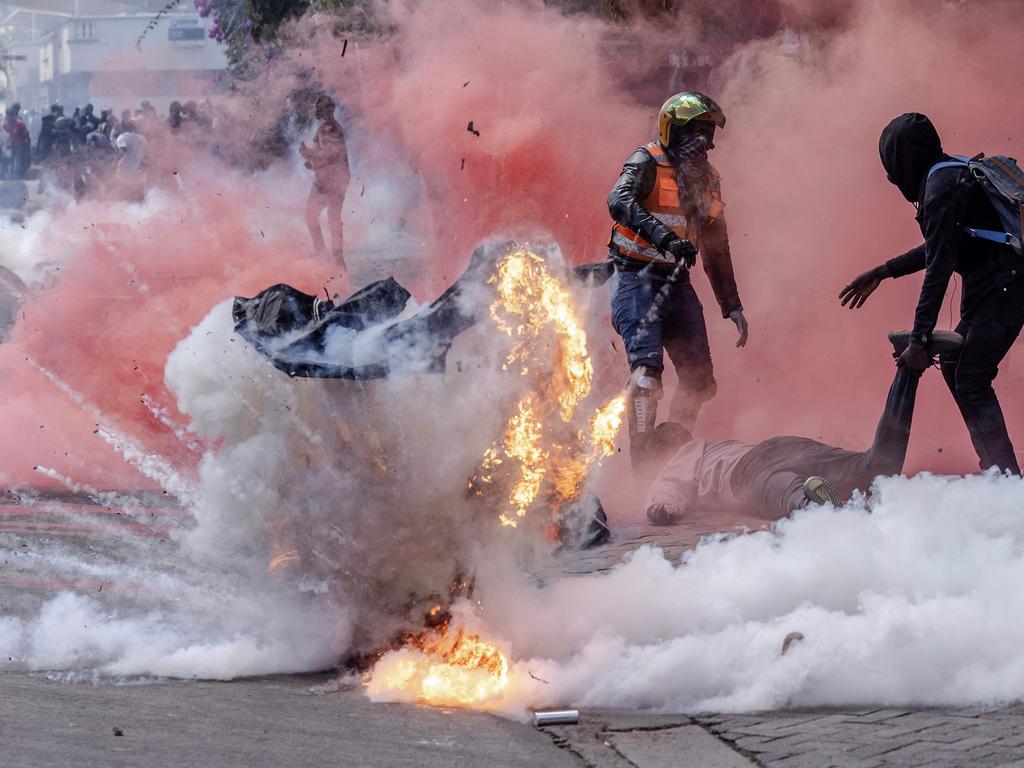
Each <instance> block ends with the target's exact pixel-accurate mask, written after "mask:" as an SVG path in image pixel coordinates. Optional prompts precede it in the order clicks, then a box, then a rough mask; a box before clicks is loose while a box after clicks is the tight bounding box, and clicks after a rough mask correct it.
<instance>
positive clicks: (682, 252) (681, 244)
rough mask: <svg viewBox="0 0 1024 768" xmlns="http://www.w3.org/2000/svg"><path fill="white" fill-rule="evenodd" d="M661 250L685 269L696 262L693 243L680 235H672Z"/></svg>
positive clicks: (695, 250)
mask: <svg viewBox="0 0 1024 768" xmlns="http://www.w3.org/2000/svg"><path fill="white" fill-rule="evenodd" d="M662 250H664V251H665V253H667V254H669V255H670V256H671V257H672V258H673V259H675V260H676V261H677V262H679V263H681V264H683V265H684V266H685V267H686V268H687V269H689V268H690V267H692V266H693V265H694V264H696V263H697V249H696V248H694V247H693V243H691V242H690V241H689V240H683V239H682V238H681V237H673V238H672V239H671V240H669V241H668V242H667V243H666V244H665V246H664V247H663V248H662Z"/></svg>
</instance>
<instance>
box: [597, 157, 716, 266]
mask: <svg viewBox="0 0 1024 768" xmlns="http://www.w3.org/2000/svg"><path fill="white" fill-rule="evenodd" d="M644 149H646V150H647V151H648V152H650V154H651V156H652V157H653V158H654V160H655V162H656V163H657V164H658V171H657V177H656V178H655V180H654V188H653V189H652V190H651V193H650V194H649V195H648V196H647V197H646V198H644V199H643V200H642V201H641V202H640V205H642V206H643V207H644V208H645V209H647V210H648V211H650V212H651V213H652V214H654V216H655V218H657V219H658V220H659V221H661V222H662V223H663V224H665V226H667V227H668V228H669V229H671V230H672V231H673V232H675V233H676V234H677V235H679V237H681V238H683V239H684V240H689V241H690V242H691V243H693V244H694V245H695V246H696V247H697V248H700V233H701V229H702V228H703V226H706V225H707V224H710V223H711V222H712V221H714V220H715V219H717V218H718V217H719V216H721V215H722V211H723V210H724V209H725V203H723V202H722V188H721V181H720V177H719V175H718V171H716V170H715V169H714V168H711V166H708V167H709V168H711V178H710V179H709V183H708V185H707V191H706V193H705V194H706V195H707V200H706V203H707V211H708V216H707V220H706V221H703V222H692V221H687V220H686V214H685V213H683V209H682V208H681V207H680V205H679V185H678V184H677V183H676V178H675V173H674V171H673V168H672V163H671V162H670V161H669V159H668V157H667V156H666V155H665V150H664V149H662V146H661V144H659V143H657V142H654V143H652V144H648V145H647V146H645V147H644ZM608 244H609V245H614V246H615V247H616V248H618V249H619V251H620V252H621V253H622V255H623V256H627V257H628V258H631V259H637V260H638V261H655V262H659V263H665V264H675V260H673V259H672V257H671V256H670V255H665V254H663V253H662V252H661V251H659V250H658V249H657V248H655V247H654V245H653V244H652V243H649V242H647V240H645V239H644V237H643V235H641V234H640V233H639V232H634V231H633V230H632V229H630V228H629V227H627V226H624V225H622V224H619V223H618V222H616V223H615V224H614V226H612V236H611V239H610V240H609V241H608Z"/></svg>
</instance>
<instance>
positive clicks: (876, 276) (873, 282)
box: [839, 264, 889, 309]
mask: <svg viewBox="0 0 1024 768" xmlns="http://www.w3.org/2000/svg"><path fill="white" fill-rule="evenodd" d="M887 277H889V268H888V267H886V266H885V265H884V264H883V265H882V266H880V267H875V268H874V269H869V270H868V271H867V272H862V273H861V274H859V275H857V276H856V277H855V278H853V280H852V281H851V282H850V284H849V285H847V286H846V287H845V288H843V290H841V291H840V292H839V298H840V299H842V300H843V306H844V307H845V306H847V305H849V307H850V309H859V308H860V307H863V306H864V302H865V301H867V300H868V296H870V295H871V294H872V293H874V291H875V288H877V287H878V285H879V283H881V282H882V281H883V280H884V279H885V278H887Z"/></svg>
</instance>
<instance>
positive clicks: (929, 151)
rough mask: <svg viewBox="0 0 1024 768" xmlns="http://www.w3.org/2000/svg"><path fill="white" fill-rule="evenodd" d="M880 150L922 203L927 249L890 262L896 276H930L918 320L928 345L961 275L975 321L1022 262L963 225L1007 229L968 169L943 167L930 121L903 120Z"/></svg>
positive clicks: (965, 310)
mask: <svg viewBox="0 0 1024 768" xmlns="http://www.w3.org/2000/svg"><path fill="white" fill-rule="evenodd" d="M878 151H879V154H880V155H881V158H882V165H883V166H884V168H885V171H886V173H887V174H888V175H889V180H890V181H891V182H892V183H893V184H895V185H896V186H897V187H899V190H900V192H902V193H903V196H904V197H905V198H907V200H909V201H910V202H912V203H917V202H918V201H920V205H919V206H918V210H917V221H918V223H919V224H920V225H921V232H922V234H923V235H924V240H925V241H924V244H923V245H919V246H918V247H917V248H914V249H912V250H910V251H908V252H907V253H905V254H903V255H902V256H897V257H896V258H895V259H890V260H889V261H888V262H886V266H888V268H889V272H890V273H891V274H892V276H893V277H902V276H903V275H908V274H910V273H912V272H918V271H920V270H922V269H923V270H925V275H924V282H923V284H922V285H921V297H920V299H919V300H918V304H917V313H916V314H915V316H914V334H915V336H916V337H918V338H919V339H921V340H925V339H927V338H928V336H929V335H930V334H931V332H932V331H933V330H935V324H936V321H937V320H938V316H939V311H940V310H941V309H942V301H943V297H944V296H945V294H946V288H947V286H948V285H949V279H950V277H951V276H952V274H953V272H958V273H960V274H961V275H962V276H963V281H964V288H963V298H962V300H961V303H960V314H961V317H962V318H963V319H965V320H968V321H970V320H971V319H972V316H973V315H974V313H975V312H976V311H977V309H978V308H979V306H980V305H981V304H982V302H983V301H984V299H986V298H987V297H989V296H991V295H992V294H993V293H996V292H1001V291H1002V289H1003V288H1004V287H1006V285H1007V284H1008V283H1009V282H1010V280H1012V279H1014V278H1015V277H1016V275H1017V269H1018V261H1017V260H1016V259H1014V258H1013V254H1012V251H1011V250H1010V249H1009V248H1008V247H1006V246H1000V245H996V244H995V243H991V242H988V241H986V240H977V239H974V238H970V237H967V236H966V235H965V234H964V233H963V231H962V229H961V227H962V226H963V225H965V224H969V225H970V226H972V227H976V228H978V229H997V230H998V229H1002V225H1001V224H1000V223H999V218H998V215H997V214H996V211H995V209H994V208H993V207H992V205H991V203H989V201H988V198H987V197H986V196H985V192H984V190H982V189H981V187H980V185H978V184H977V183H976V182H975V181H974V180H973V178H972V176H971V174H970V173H969V172H968V171H966V169H964V168H963V167H959V166H957V167H951V168H943V169H940V170H937V171H935V173H933V174H932V175H931V176H930V177H929V176H928V171H929V170H930V169H931V168H932V166H934V165H935V164H936V163H940V162H943V161H944V160H949V159H950V158H949V156H948V155H946V154H945V153H944V152H943V151H942V143H941V142H940V141H939V134H938V133H937V132H936V130H935V126H934V125H932V122H931V120H929V119H928V118H927V117H925V116H924V115H921V114H918V113H916V112H910V113H907V114H905V115H900V116H899V117H897V118H896V119H895V120H893V121H892V122H891V123H889V125H887V126H886V127H885V130H884V131H882V137H881V138H880V139H879V141H878Z"/></svg>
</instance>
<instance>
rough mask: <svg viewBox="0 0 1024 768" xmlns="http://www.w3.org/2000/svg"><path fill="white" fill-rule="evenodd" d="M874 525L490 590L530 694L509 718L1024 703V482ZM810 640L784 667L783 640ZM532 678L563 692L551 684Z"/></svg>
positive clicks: (855, 506) (844, 519)
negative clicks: (559, 709) (538, 708)
mask: <svg viewBox="0 0 1024 768" xmlns="http://www.w3.org/2000/svg"><path fill="white" fill-rule="evenodd" d="M877 492H878V495H877V496H876V498H875V500H874V501H873V503H872V505H871V508H870V510H869V509H867V508H866V507H865V505H864V503H863V501H862V500H857V501H855V502H854V503H852V504H850V505H849V506H847V507H845V508H843V509H838V510H836V509H832V508H816V509H810V510H806V511H803V512H799V513H797V514H796V515H794V516H793V518H791V519H787V520H784V521H782V522H781V523H779V524H778V526H777V528H776V529H775V530H774V531H772V532H768V531H765V532H759V533H754V534H748V535H743V536H738V537H732V538H723V539H719V540H711V541H706V542H705V543H703V544H702V545H701V546H699V547H698V548H697V549H696V550H695V551H693V552H692V553H690V554H688V555H686V556H685V557H684V561H683V563H681V564H679V565H674V564H671V563H669V562H668V561H667V560H666V559H665V557H664V555H663V553H662V552H661V551H660V550H657V549H654V548H651V547H645V548H642V549H640V550H638V551H637V552H635V553H634V554H633V555H632V556H631V557H630V558H629V560H628V561H627V562H626V563H625V564H623V565H621V566H619V567H618V568H616V569H615V571H614V572H612V573H611V574H610V575H607V576H598V575H595V576H589V577H584V578H566V579H562V580H560V581H557V582H554V583H548V584H547V585H546V586H545V587H544V588H543V589H539V588H536V587H531V586H529V585H527V584H524V583H522V582H520V583H519V584H518V586H517V587H516V588H514V589H511V588H509V587H508V581H507V578H508V577H507V575H506V576H503V577H502V579H501V580H490V579H486V578H485V579H483V580H482V582H483V583H482V585H481V587H482V588H481V597H482V599H483V602H484V604H485V605H486V606H487V614H486V618H487V630H488V631H489V632H490V633H491V635H492V636H493V637H496V638H501V639H502V640H503V641H504V642H505V643H507V647H508V649H509V651H510V652H511V653H512V655H513V657H514V658H518V659H528V661H522V662H520V663H519V664H518V666H517V668H516V669H517V672H518V680H519V684H517V685H515V686H513V688H512V690H513V691H514V692H513V694H512V695H511V696H510V698H509V699H507V700H506V701H505V702H503V703H502V704H501V705H499V708H500V707H504V708H506V709H507V710H508V711H510V712H516V711H521V708H522V707H524V706H526V705H561V704H571V705H579V706H616V707H653V708H658V709H665V710H673V711H687V712H696V711H749V710H759V709H771V708H777V707H785V706H822V705H835V706H839V705H859V704H871V705H953V704H973V703H979V702H995V701H1010V700H1015V699H1018V698H1020V697H1021V696H1022V695H1024V653H1022V652H1021V650H1020V649H1021V648H1022V647H1024V618H1022V616H1024V596H1022V594H1021V591H1020V589H1019V585H1020V584H1021V583H1022V579H1024V518H1022V517H1021V514H1020V510H1021V508H1022V506H1024V481H1022V480H1021V479H1020V478H1016V477H1008V476H999V475H996V474H987V475H984V476H970V477H965V478H954V477H939V476H929V475H921V476H918V477H916V478H913V479H906V478H885V479H880V480H879V481H878V483H877ZM793 631H797V632H800V633H802V634H803V635H804V638H805V639H804V640H803V641H801V642H799V643H797V644H796V645H794V646H793V647H792V648H791V650H790V651H789V652H788V653H787V654H786V655H785V656H782V655H781V654H780V651H781V647H782V642H783V638H784V637H785V636H786V635H787V634H788V633H790V632H793ZM527 670H529V671H530V672H532V673H533V675H535V676H536V677H539V678H542V679H543V680H545V681H547V682H548V683H549V684H548V685H544V684H541V683H538V682H536V681H535V680H534V679H533V678H532V677H530V676H529V675H527V674H526V671H527Z"/></svg>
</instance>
